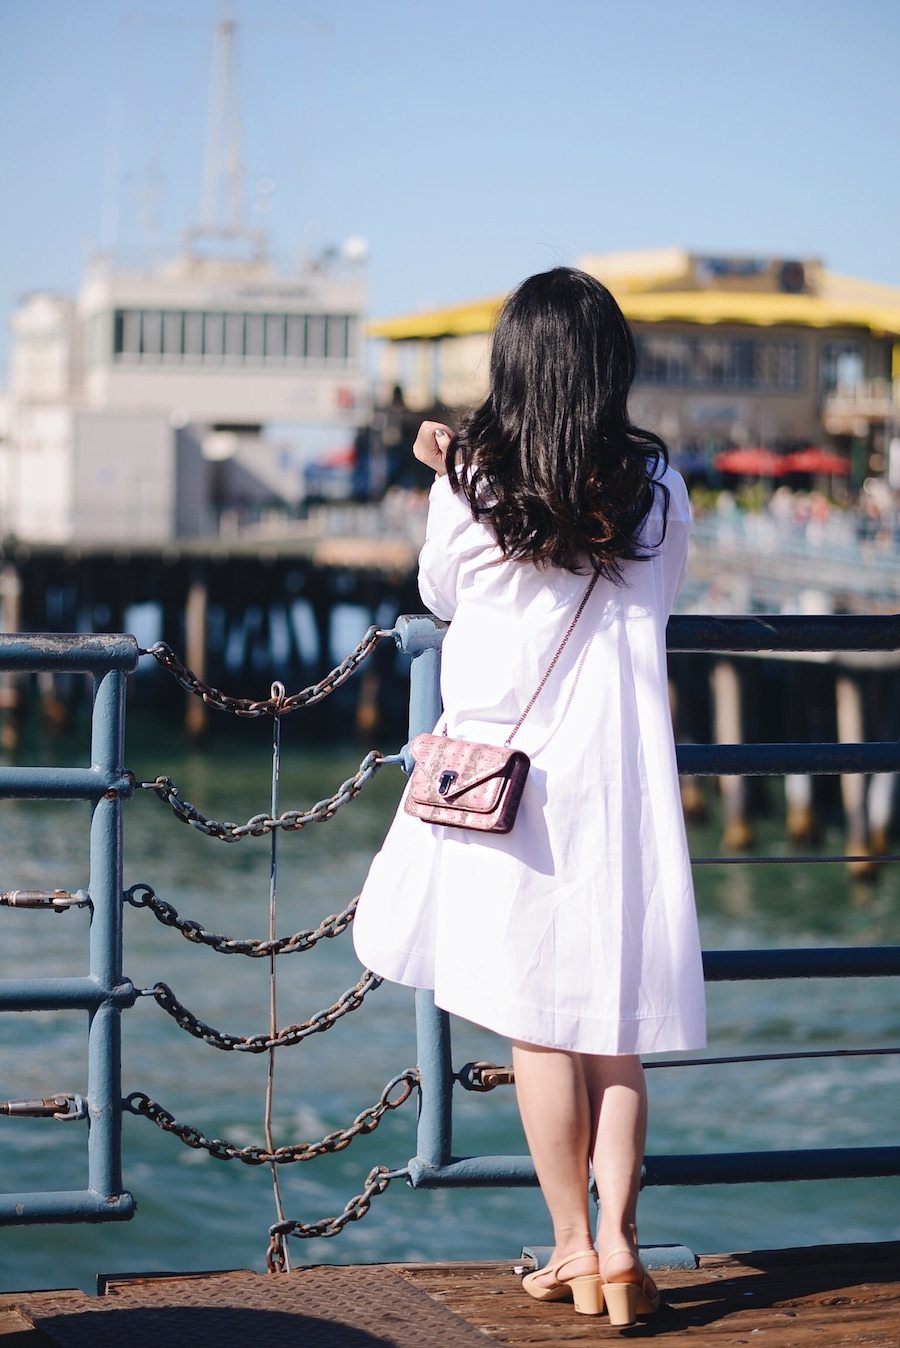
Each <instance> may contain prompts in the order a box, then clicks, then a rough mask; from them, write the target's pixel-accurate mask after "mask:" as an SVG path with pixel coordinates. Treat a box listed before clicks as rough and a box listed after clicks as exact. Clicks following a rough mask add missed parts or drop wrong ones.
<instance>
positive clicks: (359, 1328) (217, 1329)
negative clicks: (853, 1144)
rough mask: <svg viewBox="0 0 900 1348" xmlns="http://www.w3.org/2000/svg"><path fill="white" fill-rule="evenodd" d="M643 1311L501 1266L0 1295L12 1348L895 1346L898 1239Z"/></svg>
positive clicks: (247, 1275)
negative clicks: (529, 1291)
mask: <svg viewBox="0 0 900 1348" xmlns="http://www.w3.org/2000/svg"><path fill="white" fill-rule="evenodd" d="M654 1276H655V1277H656V1279H657V1282H658V1283H659V1286H660V1288H661V1291H662V1295H663V1304H662V1306H661V1307H660V1309H659V1311H657V1312H656V1314H655V1315H652V1316H648V1317H647V1318H646V1319H641V1320H639V1321H638V1323H637V1324H636V1325H635V1326H634V1327H633V1328H629V1329H624V1330H617V1329H614V1328H612V1327H611V1326H610V1324H609V1320H608V1319H607V1317H606V1316H597V1317H593V1316H582V1315H576V1314H575V1312H574V1309H573V1307H572V1305H571V1303H569V1302H536V1301H533V1300H531V1299H530V1298H528V1297H526V1296H525V1295H524V1294H523V1293H522V1291H521V1288H520V1286H519V1283H520V1276H519V1274H518V1273H517V1272H516V1271H515V1270H514V1267H513V1265H512V1264H510V1263H477V1264H457V1263H446V1264H383V1265H355V1266H353V1265H349V1266H340V1265H317V1266H313V1267H307V1268H299V1269H297V1270H296V1271H295V1272H293V1273H290V1274H275V1275H271V1276H265V1275H260V1274H255V1273H251V1272H247V1271H236V1272H230V1273H218V1274H193V1275H192V1274H184V1275H177V1274H159V1275H147V1276H140V1275H134V1276H123V1275H116V1276H112V1277H106V1278H101V1279H100V1280H99V1283H100V1292H101V1295H100V1297H98V1298H94V1297H88V1296H86V1295H85V1294H84V1293H82V1292H77V1291H69V1292H31V1293H20V1294H11V1295H10V1294H7V1295H5V1296H3V1297H0V1338H2V1339H3V1342H4V1345H6V1344H8V1345H9V1348H47V1346H48V1345H57V1346H58V1348H113V1346H114V1348H145V1346H146V1348H150V1345H152V1346H153V1348H157V1346H158V1345H160V1344H165V1345H166V1346H167V1348H205V1345H210V1348H212V1345H215V1348H251V1346H252V1348H258V1346H259V1348H262V1346H263V1345H266V1344H273V1345H275V1344H278V1345H279V1346H280V1348H282V1346H283V1348H289V1346H290V1345H294V1344H296V1345H301V1344H302V1345H303V1346H304V1348H478V1345H479V1344H480V1345H481V1346H482V1348H485V1345H490V1344H496V1345H505V1348H551V1346H552V1348H560V1346H561V1345H567V1344H573V1345H576V1344H579V1345H584V1344H591V1343H608V1342H615V1341H622V1340H634V1339H653V1340H654V1341H655V1342H659V1343H667V1342H669V1341H672V1342H676V1341H677V1342H681V1343H687V1344H690V1346H691V1348H738V1345H748V1344H754V1343H760V1344H766V1345H768V1348H806V1346H807V1345H810V1346H811V1345H821V1348H850V1346H851V1345H852V1346H853V1348H897V1344H898V1343H900V1242H892V1243H888V1244H875V1245H846V1246H845V1245H841V1246H821V1247H814V1248H806V1249H793V1250H767V1251H755V1252H752V1253H747V1254H719V1255H703V1256H701V1257H700V1259H699V1260H698V1264H697V1267H696V1268H695V1269H689V1270H685V1269H668V1270H667V1269H661V1270H659V1271H657V1272H656V1273H655V1275H654Z"/></svg>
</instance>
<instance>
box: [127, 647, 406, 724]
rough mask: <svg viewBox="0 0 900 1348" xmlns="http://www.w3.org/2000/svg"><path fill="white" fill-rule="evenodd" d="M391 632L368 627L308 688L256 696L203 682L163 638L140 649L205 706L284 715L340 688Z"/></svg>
mask: <svg viewBox="0 0 900 1348" xmlns="http://www.w3.org/2000/svg"><path fill="white" fill-rule="evenodd" d="M392 635H393V633H391V632H386V631H383V630H382V629H381V628H379V627H370V628H369V630H368V631H367V632H366V634H365V636H364V637H363V639H362V641H361V642H360V643H359V645H358V646H356V647H355V648H354V650H352V651H351V652H350V654H349V655H348V656H347V657H346V659H344V660H342V661H341V663H340V664H339V665H338V666H337V667H336V668H335V669H332V670H331V671H330V673H328V674H326V675H325V677H324V678H323V679H320V680H319V682H318V683H313V684H310V686H309V687H308V688H303V689H301V690H300V692H297V693H288V694H281V695H280V696H277V697H265V698H259V699H254V698H249V697H231V696H230V695H229V694H228V693H223V692H222V691H221V689H219V688H213V687H212V686H211V685H210V684H208V683H204V682H203V680H202V679H200V678H198V677H197V675H196V674H195V673H194V671H193V670H192V669H188V667H187V665H185V664H182V662H181V661H180V660H179V659H178V656H177V655H176V654H175V652H174V651H173V650H172V648H171V646H169V645H168V644H167V643H166V642H165V641H157V642H156V644H155V645H153V646H151V647H150V648H149V649H147V650H142V651H141V655H152V656H153V658H154V660H156V662H157V664H159V665H161V666H162V668H163V669H166V670H168V672H169V673H170V674H171V675H172V677H173V678H174V679H175V680H176V682H177V683H180V684H181V686H182V688H184V689H185V691H186V692H188V693H193V694H194V696H195V697H199V698H202V700H203V701H204V702H205V703H206V705H207V706H208V707H214V708H215V709H216V710H217V711H227V712H231V713H232V715H234V716H265V715H269V716H287V715H289V714H290V713H291V712H292V711H297V709H298V708H299V707H312V706H315V704H316V703H317V702H321V701H323V699H324V698H326V697H327V696H328V694H329V693H333V692H334V690H335V689H336V688H340V686H341V684H344V683H346V682H347V680H348V679H349V678H350V677H351V676H352V675H353V674H354V672H355V671H356V669H357V668H358V667H359V665H361V664H362V662H363V660H365V659H366V657H367V656H368V655H370V654H371V653H372V651H373V650H374V649H375V647H376V646H377V645H378V643H379V641H381V639H382V637H388V636H392Z"/></svg>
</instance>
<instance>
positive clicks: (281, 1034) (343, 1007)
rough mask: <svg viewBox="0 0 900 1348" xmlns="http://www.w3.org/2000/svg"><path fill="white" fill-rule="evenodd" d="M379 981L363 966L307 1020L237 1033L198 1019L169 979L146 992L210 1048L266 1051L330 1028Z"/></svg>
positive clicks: (182, 1027)
mask: <svg viewBox="0 0 900 1348" xmlns="http://www.w3.org/2000/svg"><path fill="white" fill-rule="evenodd" d="M381 982H382V980H381V979H380V978H379V977H378V975H377V974H373V973H372V971H371V969H366V970H365V971H364V972H363V975H362V977H361V978H360V980H359V982H358V983H354V985H353V987H352V988H348V989H347V991H346V992H342V993H341V995H340V997H339V998H338V999H337V1001H336V1002H333V1003H332V1004H331V1006H327V1007H325V1009H324V1010H322V1011H317V1012H316V1013H315V1015H313V1016H310V1018H309V1020H305V1021H303V1023H302V1024H300V1025H288V1026H287V1027H286V1028H285V1029H283V1030H279V1031H278V1033H277V1034H276V1035H267V1034H253V1035H237V1034H228V1033H226V1032H225V1031H223V1030H216V1029H214V1028H213V1026H211V1025H207V1024H205V1023H204V1022H203V1021H202V1020H200V1019H198V1017H197V1016H195V1015H194V1013H193V1011H189V1010H188V1009H187V1007H186V1006H184V1005H183V1003H181V1002H180V1001H179V1000H178V998H177V997H176V996H175V994H174V992H173V991H172V989H171V988H170V987H169V985H168V983H156V984H155V985H154V986H153V987H152V988H151V989H150V990H149V992H148V995H149V996H152V997H154V998H155V999H156V1002H157V1004H158V1005H159V1006H161V1007H162V1009H163V1010H164V1011H165V1012H166V1013H167V1014H168V1015H170V1016H171V1017H172V1019H173V1020H174V1021H175V1023H176V1024H177V1025H179V1026H180V1028H181V1029H182V1030H186V1031H187V1033H188V1034H192V1035H193V1036H194V1038H195V1039H202V1040H203V1041H204V1043H207V1044H211V1045H212V1047H213V1048H220V1049H225V1050H226V1051H228V1052H231V1051H234V1052H236V1053H266V1052H267V1051H268V1050H269V1049H270V1048H289V1047H291V1046H293V1045H294V1044H299V1043H301V1042H302V1040H304V1039H307V1038H308V1037H309V1035H311V1034H321V1033H322V1032H323V1031H324V1030H330V1029H331V1027H332V1025H334V1024H335V1022H336V1021H338V1020H340V1019H341V1017H342V1016H347V1015H349V1014H350V1012H351V1011H356V1010H357V1009H358V1008H359V1007H360V1006H362V1003H363V999H364V998H365V997H367V996H368V994H369V993H370V992H374V991H375V989H376V988H378V987H380V986H381Z"/></svg>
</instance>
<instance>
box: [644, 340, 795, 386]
mask: <svg viewBox="0 0 900 1348" xmlns="http://www.w3.org/2000/svg"><path fill="white" fill-rule="evenodd" d="M635 341H636V344H637V349H638V370H637V381H638V383H641V384H651V385H656V386H658V387H662V388H690V389H699V390H703V389H709V390H715V391H719V390H722V389H744V390H748V391H751V392H753V391H757V392H770V393H798V392H799V391H800V390H801V389H802V387H803V363H802V358H801V357H802V352H801V348H800V343H799V342H797V341H794V340H792V339H790V338H782V339H778V338H759V337H713V336H709V337H694V336H692V335H689V334H687V333H684V334H681V333H667V334H663V333H659V334H657V333H641V334H640V335H638V336H636V338H635Z"/></svg>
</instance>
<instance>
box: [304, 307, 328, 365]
mask: <svg viewBox="0 0 900 1348" xmlns="http://www.w3.org/2000/svg"><path fill="white" fill-rule="evenodd" d="M305 354H306V358H307V360H324V359H325V318H324V316H323V315H322V314H310V315H309V317H308V318H307V320H306V353H305Z"/></svg>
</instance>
